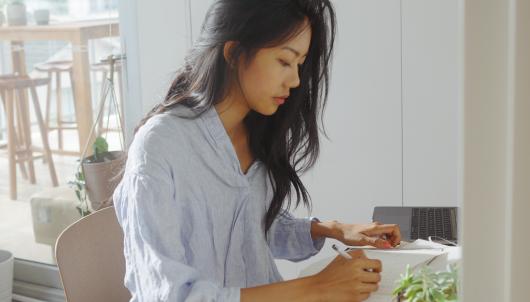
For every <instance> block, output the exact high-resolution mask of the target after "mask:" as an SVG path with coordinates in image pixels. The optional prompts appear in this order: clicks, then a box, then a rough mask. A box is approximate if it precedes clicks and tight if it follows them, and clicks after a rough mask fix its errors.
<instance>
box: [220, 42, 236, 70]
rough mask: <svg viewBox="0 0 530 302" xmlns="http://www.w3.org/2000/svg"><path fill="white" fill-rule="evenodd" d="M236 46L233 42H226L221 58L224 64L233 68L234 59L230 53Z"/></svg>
mask: <svg viewBox="0 0 530 302" xmlns="http://www.w3.org/2000/svg"><path fill="white" fill-rule="evenodd" d="M236 45H237V42H235V41H227V42H225V45H224V48H223V56H224V58H225V61H226V64H227V65H229V66H230V67H234V66H235V62H234V58H232V51H233V49H234V47H235V46H236Z"/></svg>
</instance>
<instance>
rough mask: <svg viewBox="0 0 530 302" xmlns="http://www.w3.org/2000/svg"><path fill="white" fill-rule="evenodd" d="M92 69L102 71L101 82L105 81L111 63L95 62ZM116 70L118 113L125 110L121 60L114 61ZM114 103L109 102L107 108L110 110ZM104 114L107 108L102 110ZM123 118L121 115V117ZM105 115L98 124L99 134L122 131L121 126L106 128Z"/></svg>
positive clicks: (91, 66)
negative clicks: (104, 123)
mask: <svg viewBox="0 0 530 302" xmlns="http://www.w3.org/2000/svg"><path fill="white" fill-rule="evenodd" d="M90 69H91V71H93V72H100V73H101V83H103V82H104V81H106V80H107V76H108V75H109V73H110V64H109V63H107V62H102V63H94V64H92V65H90ZM114 72H115V73H116V75H117V77H114V78H115V79H116V80H115V85H117V86H118V94H119V98H117V101H118V104H119V106H120V108H119V112H118V114H121V113H122V112H123V109H122V106H123V105H122V102H121V99H122V98H123V97H122V91H121V61H114ZM102 93H104V91H102ZM111 105H112V103H110V102H109V107H108V108H107V110H108V111H109V112H110V110H111V108H110V106H111ZM102 114H103V116H105V114H106V113H105V110H104V111H103V112H102ZM120 119H121V117H120ZM103 121H104V119H103V117H102V118H101V119H100V120H99V125H98V129H99V130H98V135H101V134H102V133H103V132H110V131H115V132H119V131H120V128H119V127H120V126H118V127H115V128H112V127H109V128H106V127H104V125H103Z"/></svg>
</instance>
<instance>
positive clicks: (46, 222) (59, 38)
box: [0, 0, 123, 300]
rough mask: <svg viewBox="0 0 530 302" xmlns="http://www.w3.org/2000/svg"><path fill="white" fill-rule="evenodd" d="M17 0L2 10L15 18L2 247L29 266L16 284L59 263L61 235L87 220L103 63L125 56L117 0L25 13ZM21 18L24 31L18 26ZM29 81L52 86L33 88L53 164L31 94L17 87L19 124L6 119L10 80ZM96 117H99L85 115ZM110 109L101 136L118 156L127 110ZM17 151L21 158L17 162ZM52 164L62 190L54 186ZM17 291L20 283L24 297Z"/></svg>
mask: <svg viewBox="0 0 530 302" xmlns="http://www.w3.org/2000/svg"><path fill="white" fill-rule="evenodd" d="M11 2H12V1H8V0H0V7H1V8H2V10H3V11H4V12H6V16H5V18H4V19H5V21H4V22H3V24H2V26H0V92H2V99H3V104H0V249H3V250H8V251H10V252H12V253H13V254H14V256H15V258H16V259H17V260H18V263H19V264H18V267H23V270H22V271H18V272H16V273H15V275H16V276H15V278H19V277H20V278H25V277H24V276H25V273H24V271H26V270H27V269H28V268H31V267H38V268H39V269H45V268H46V266H50V267H53V266H54V265H55V258H54V244H55V240H56V238H57V236H58V235H59V234H60V232H61V231H62V230H63V229H64V228H65V227H66V226H68V225H69V224H71V223H73V222H75V221H76V220H77V219H79V218H81V215H80V213H79V211H78V209H77V208H76V207H77V206H78V205H79V202H78V199H77V196H76V193H75V191H74V189H73V188H72V187H71V185H69V182H70V181H72V180H74V179H75V173H76V170H77V166H78V159H79V157H80V153H81V152H82V150H83V147H84V142H86V141H87V139H88V137H89V133H90V129H91V126H92V125H93V124H94V121H95V120H96V114H97V111H98V110H97V109H98V104H99V102H100V100H101V95H102V93H101V91H102V88H103V81H104V79H105V78H108V77H109V71H110V65H109V63H108V62H105V61H103V60H104V59H106V58H107V57H108V56H109V55H115V56H116V57H119V56H120V55H121V54H122V50H121V45H120V38H119V24H118V0H25V1H19V3H22V4H23V6H22V5H18V8H14V7H9V8H8V7H7V6H8V5H9V4H10V3H11ZM24 8H25V11H26V14H25V16H26V21H25V22H22V21H21V20H22V19H23V17H22V18H15V17H16V16H17V15H16V14H15V13H13V12H14V11H15V10H17V9H22V10H24ZM19 16H24V14H22V15H20V14H19ZM47 16H49V18H47ZM1 19H2V18H0V20H1ZM46 19H48V21H46ZM17 20H18V21H20V22H22V23H20V24H21V25H18V26H15V25H13V24H14V23H16V21H17ZM37 23H39V24H37ZM76 33H79V34H76ZM120 66H121V64H120V63H119V62H118V63H116V65H115V72H114V73H113V78H114V82H115V92H116V99H117V100H118V103H119V104H120V105H121V104H123V100H122V93H121V89H120V88H121V84H120V83H119V81H120V80H121V68H120ZM25 77H29V78H31V79H48V81H46V80H43V81H42V83H40V84H36V82H33V83H32V84H31V85H35V89H36V91H37V96H38V104H39V108H40V110H41V114H42V117H43V119H44V128H45V129H46V132H47V135H46V136H45V137H46V139H47V140H48V143H49V148H50V151H51V159H52V161H51V162H50V161H48V160H46V157H45V156H44V155H45V152H43V151H42V149H44V147H45V146H44V145H45V144H44V141H43V138H42V136H41V132H40V130H41V128H40V127H39V123H38V119H37V114H36V110H35V108H34V107H33V105H32V104H33V103H32V101H31V100H32V98H31V93H29V90H26V92H22V93H21V94H20V95H19V94H18V93H16V92H17V90H13V91H14V93H15V94H14V97H13V98H12V101H11V102H12V104H13V108H14V109H13V117H14V119H13V120H12V122H11V123H8V120H7V114H8V112H7V111H6V108H7V107H6V105H5V103H6V101H7V96H8V94H9V93H8V91H9V89H10V88H9V87H11V86H9V84H8V83H15V82H16V83H18V85H22V86H24V85H26V84H23V83H24V82H23V81H21V80H23V79H25ZM17 81H18V82H17ZM31 85H30V86H31ZM24 87H26V86H24ZM21 91H22V90H21ZM20 104H26V106H24V105H22V106H21V105H20ZM107 104H108V103H107ZM27 105H29V106H27ZM90 111H92V115H91V116H90V114H89V115H87V114H86V113H87V112H90ZM103 112H104V114H103V115H102V116H103V118H102V122H100V123H98V125H97V127H96V133H97V135H101V136H102V137H104V138H106V140H107V142H108V145H109V149H110V150H119V149H120V148H122V147H121V144H120V138H121V134H120V131H121V124H120V122H119V121H120V120H119V119H118V116H119V114H122V112H123V110H122V109H121V107H120V106H106V108H105V110H104V111H103ZM25 116H27V117H28V118H24V117H25ZM10 128H11V129H13V131H12V132H11V133H13V136H12V138H11V139H10V138H9V135H8V132H9V129H10ZM59 128H61V129H59ZM85 138H86V139H85ZM29 140H31V146H34V147H36V149H41V150H36V152H34V153H31V154H32V155H35V156H36V157H35V158H33V160H29V158H30V156H29V155H30V152H29V151H28V148H27V147H28V146H29V145H30V144H29ZM10 145H11V146H14V149H15V151H16V154H15V155H14V156H12V157H10V156H9V149H10V148H9V147H10ZM10 162H14V165H15V173H16V177H15V178H14V180H15V181H13V180H11V179H10V175H11V174H10V173H11V172H10V167H11V166H12V165H10ZM52 164H53V167H54V170H55V174H56V176H57V185H58V186H54V179H53V178H54V177H53V176H52V173H51V166H52ZM31 165H33V169H34V175H35V177H34V178H35V182H34V183H33V182H32V181H31V179H32V172H31V169H32V168H31ZM13 183H16V186H14V185H13ZM13 191H15V192H13ZM20 263H22V264H20ZM16 266H17V265H16ZM43 285H46V284H43ZM16 287H17V283H15V292H16ZM51 300H53V299H51Z"/></svg>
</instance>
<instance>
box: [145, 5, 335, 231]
mask: <svg viewBox="0 0 530 302" xmlns="http://www.w3.org/2000/svg"><path fill="white" fill-rule="evenodd" d="M305 20H307V21H308V24H309V26H310V27H311V44H310V47H309V52H308V55H307V58H306V60H305V61H304V64H303V65H302V66H301V68H300V71H299V72H300V86H299V87H297V88H295V89H291V92H290V97H289V99H288V101H287V102H286V103H285V104H284V105H282V106H280V107H279V108H278V110H277V112H276V113H275V114H274V115H272V116H264V115H261V114H259V113H257V112H254V111H250V112H249V113H248V115H247V116H246V117H245V119H244V123H245V125H246V127H247V130H248V133H249V134H248V135H249V145H250V150H251V152H252V155H253V156H254V158H255V159H259V160H260V161H262V162H263V163H264V164H265V166H266V168H267V171H268V175H269V178H270V180H271V183H272V184H273V190H274V195H273V198H272V201H271V204H270V207H269V209H268V211H267V214H266V215H265V217H264V225H265V234H267V232H268V230H269V229H270V226H271V225H272V223H273V221H274V219H275V218H276V216H277V215H278V213H279V212H280V211H281V209H282V208H283V207H284V206H285V205H284V201H285V200H286V199H287V205H286V208H287V209H288V208H290V207H291V193H292V191H291V186H292V187H294V190H295V192H296V207H298V205H299V204H300V201H303V203H304V205H305V206H306V207H307V208H308V209H311V200H310V196H309V194H308V192H307V190H306V188H305V187H304V185H303V184H302V182H301V180H300V178H299V176H298V173H303V172H304V171H306V170H308V169H309V168H311V167H312V166H313V165H314V163H315V162H316V159H317V157H318V154H319V126H318V122H319V117H320V121H322V112H323V110H324V107H325V104H326V100H327V97H328V87H329V66H330V64H331V55H332V52H333V44H334V40H335V13H334V10H333V6H332V5H331V3H330V1H329V0H217V1H215V2H214V4H213V5H212V6H211V7H210V9H209V10H208V12H207V15H206V18H205V20H204V23H203V26H202V30H201V34H200V37H199V38H198V39H197V41H196V42H195V44H194V46H193V48H192V49H191V50H190V52H189V53H188V55H187V56H186V59H185V64H184V66H183V67H182V68H181V69H180V70H178V71H177V76H176V78H175V80H174V81H173V83H172V84H171V87H170V88H169V91H168V93H167V95H166V97H165V98H164V100H163V101H162V102H161V103H159V104H157V105H156V106H155V107H154V108H153V109H152V110H151V111H150V112H149V113H148V114H147V116H146V117H145V118H144V119H142V121H140V123H139V125H138V126H137V127H136V129H135V133H136V132H137V131H138V129H139V128H140V127H141V126H142V125H143V124H145V122H146V121H147V120H148V119H149V118H150V117H152V116H154V115H156V114H160V113H163V112H165V111H167V110H169V109H170V108H173V107H174V106H176V105H178V104H182V105H185V106H188V107H191V108H193V109H194V111H196V112H199V113H202V112H204V111H206V110H208V109H209V108H211V107H212V106H213V105H215V104H216V103H219V102H220V101H221V100H222V99H223V98H224V97H225V96H226V93H227V92H228V88H229V85H230V83H231V81H232V80H233V79H234V78H233V76H234V75H233V72H232V70H233V68H231V67H230V66H229V64H228V63H227V62H226V60H225V57H224V45H225V43H226V42H228V41H236V42H237V43H235V46H234V47H233V48H232V49H231V53H230V58H231V59H233V60H230V61H231V62H239V58H241V56H242V55H244V57H245V58H246V60H247V63H248V61H250V60H251V59H252V58H253V56H254V55H255V54H256V52H257V51H258V50H259V49H261V48H266V47H274V46H278V45H280V44H282V43H284V42H286V41H288V40H289V39H290V38H291V37H294V36H296V35H297V34H298V33H299V32H301V31H302V30H303V26H302V25H303V24H304V22H305Z"/></svg>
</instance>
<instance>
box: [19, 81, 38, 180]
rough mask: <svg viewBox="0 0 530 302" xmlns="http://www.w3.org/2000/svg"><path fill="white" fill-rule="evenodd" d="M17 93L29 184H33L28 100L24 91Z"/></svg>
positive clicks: (33, 174) (33, 168) (33, 167)
mask: <svg viewBox="0 0 530 302" xmlns="http://www.w3.org/2000/svg"><path fill="white" fill-rule="evenodd" d="M17 92H18V96H19V99H18V102H19V104H20V109H21V110H20V111H21V112H22V123H23V124H24V127H23V129H24V130H23V131H24V138H25V142H26V153H27V161H28V169H29V182H30V183H31V184H35V183H36V182H37V181H36V179H35V166H34V165H33V146H32V142H31V120H30V117H29V100H28V98H24V97H23V95H24V89H17Z"/></svg>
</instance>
